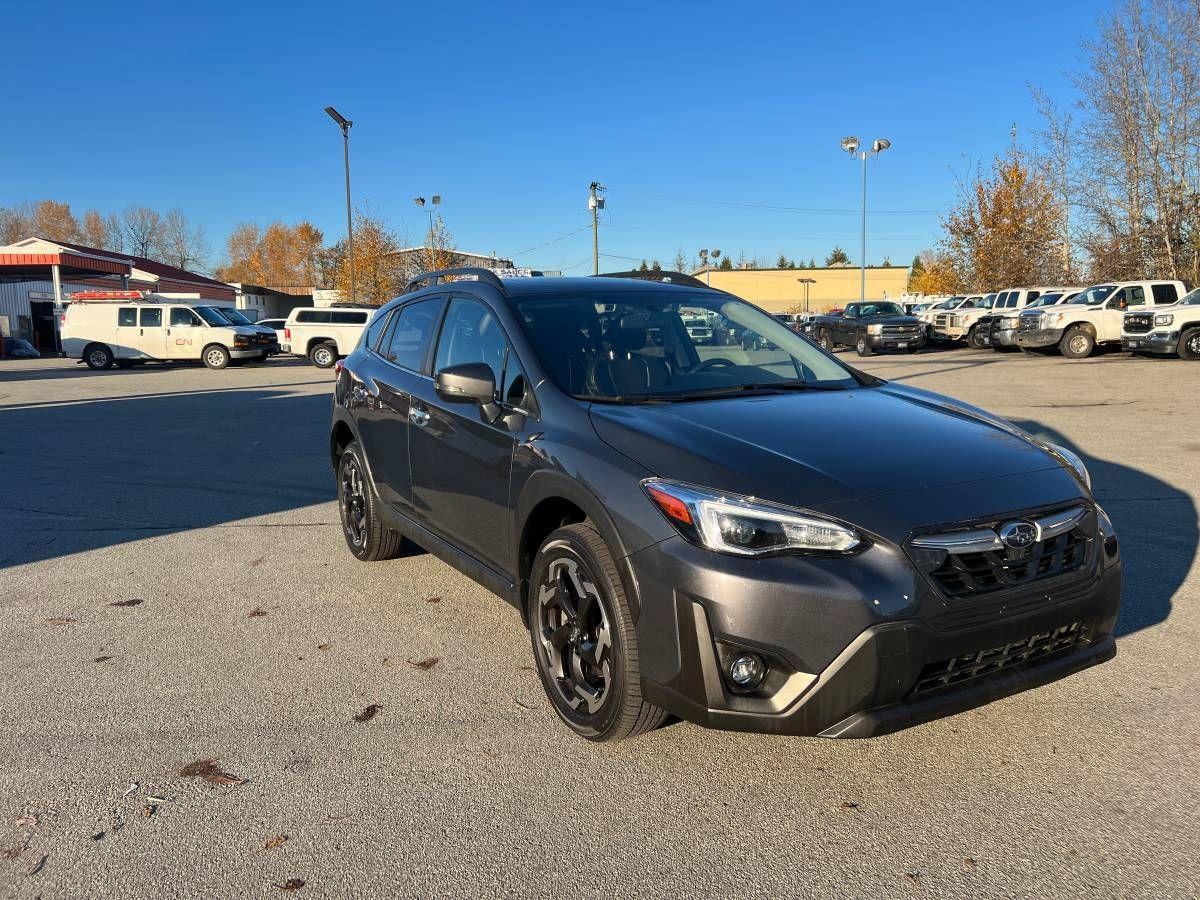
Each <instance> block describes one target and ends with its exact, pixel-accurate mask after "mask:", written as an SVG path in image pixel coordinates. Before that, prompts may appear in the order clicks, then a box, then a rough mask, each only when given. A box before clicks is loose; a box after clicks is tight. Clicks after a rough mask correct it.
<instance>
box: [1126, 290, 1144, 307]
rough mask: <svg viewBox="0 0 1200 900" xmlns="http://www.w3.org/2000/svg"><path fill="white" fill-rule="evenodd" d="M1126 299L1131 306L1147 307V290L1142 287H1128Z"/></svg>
mask: <svg viewBox="0 0 1200 900" xmlns="http://www.w3.org/2000/svg"><path fill="white" fill-rule="evenodd" d="M1125 299H1126V300H1128V301H1129V305H1130V306H1145V305H1146V290H1145V288H1143V287H1142V286H1141V285H1138V286H1137V287H1127V288H1125Z"/></svg>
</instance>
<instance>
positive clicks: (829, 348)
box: [817, 328, 837, 353]
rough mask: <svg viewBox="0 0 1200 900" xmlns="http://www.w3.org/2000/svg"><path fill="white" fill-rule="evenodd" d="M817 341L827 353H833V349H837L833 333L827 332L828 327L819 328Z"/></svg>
mask: <svg viewBox="0 0 1200 900" xmlns="http://www.w3.org/2000/svg"><path fill="white" fill-rule="evenodd" d="M817 342H818V343H819V344H820V345H821V346H822V347H824V348H825V351H826V352H827V353H833V352H834V351H835V350H837V344H835V343H834V342H833V335H831V334H830V333H829V329H828V328H822V329H821V333H820V336H819V337H818V338H817Z"/></svg>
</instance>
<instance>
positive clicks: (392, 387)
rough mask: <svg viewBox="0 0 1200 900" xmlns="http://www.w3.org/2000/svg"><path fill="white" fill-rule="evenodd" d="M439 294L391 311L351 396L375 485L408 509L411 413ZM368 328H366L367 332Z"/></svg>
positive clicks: (381, 494)
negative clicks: (413, 394) (356, 389)
mask: <svg viewBox="0 0 1200 900" xmlns="http://www.w3.org/2000/svg"><path fill="white" fill-rule="evenodd" d="M444 305H445V298H443V297H429V298H426V299H423V300H417V301H415V302H413V303H409V304H408V305H406V306H403V307H401V308H400V309H399V310H398V311H396V312H395V313H393V315H392V317H391V320H390V321H389V322H388V323H387V330H386V331H385V332H384V333H383V335H382V337H381V338H379V340H378V343H375V342H374V341H372V342H371V343H370V345H369V347H368V348H367V352H366V355H365V359H364V361H363V365H362V368H361V374H362V378H363V384H362V385H361V386H358V385H356V388H359V387H361V390H360V391H357V392H356V394H355V395H353V396H352V397H351V400H352V402H353V403H354V404H355V408H356V410H357V412H356V418H357V421H358V433H359V438H360V439H361V441H362V446H363V453H364V454H365V455H366V457H367V465H368V466H369V467H370V469H371V477H372V478H373V479H374V482H375V490H376V491H377V492H378V493H379V497H380V499H381V500H383V501H384V502H385V503H390V504H392V505H393V506H395V507H397V508H398V509H400V510H401V511H402V512H404V513H406V514H408V515H411V514H412V480H411V478H410V474H409V462H408V458H409V452H408V443H409V430H410V428H409V413H410V412H411V406H410V404H411V396H412V392H413V391H414V389H415V388H416V387H417V385H419V384H421V383H422V382H427V381H429V376H428V375H427V374H426V371H427V368H428V360H429V351H430V349H431V345H432V343H433V336H434V334H435V332H436V330H437V325H438V323H439V322H440V321H441V318H442V307H443V306H444ZM368 334H370V332H368Z"/></svg>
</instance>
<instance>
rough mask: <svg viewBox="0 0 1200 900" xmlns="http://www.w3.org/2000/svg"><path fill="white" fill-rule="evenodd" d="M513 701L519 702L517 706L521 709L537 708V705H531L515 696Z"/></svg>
mask: <svg viewBox="0 0 1200 900" xmlns="http://www.w3.org/2000/svg"><path fill="white" fill-rule="evenodd" d="M513 703H515V704H517V706H519V707H521V709H537V707H536V706H530V705H529V704H528V703H522V702H521V701H520V700H517V699H516V698H515V697H514V698H513Z"/></svg>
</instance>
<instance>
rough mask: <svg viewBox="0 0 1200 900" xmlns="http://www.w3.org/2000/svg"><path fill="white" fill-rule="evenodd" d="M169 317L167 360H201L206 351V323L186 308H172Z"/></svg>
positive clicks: (165, 349)
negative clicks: (202, 353) (202, 351)
mask: <svg viewBox="0 0 1200 900" xmlns="http://www.w3.org/2000/svg"><path fill="white" fill-rule="evenodd" d="M167 315H168V316H169V318H168V319H167V330H166V334H165V340H166V346H165V347H164V350H163V352H164V355H165V358H166V359H199V358H200V351H201V350H203V349H204V347H203V344H204V322H203V321H202V320H201V319H200V317H199V316H198V315H196V314H195V313H194V312H192V310H191V309H190V308H189V307H186V306H172V307H171V309H170V310H169V311H168V313H167Z"/></svg>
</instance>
